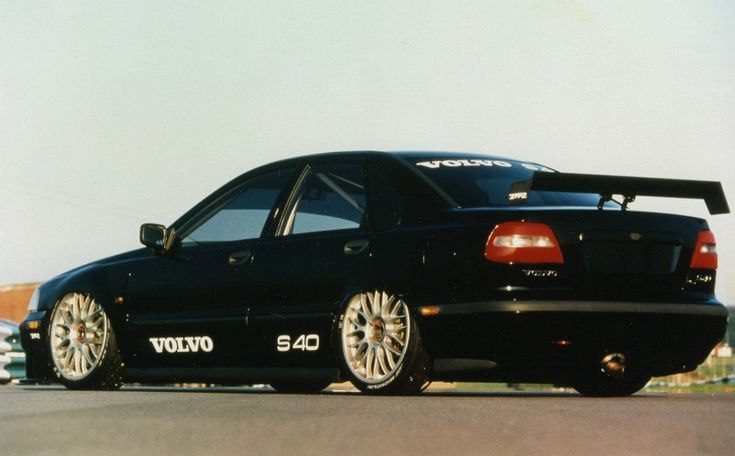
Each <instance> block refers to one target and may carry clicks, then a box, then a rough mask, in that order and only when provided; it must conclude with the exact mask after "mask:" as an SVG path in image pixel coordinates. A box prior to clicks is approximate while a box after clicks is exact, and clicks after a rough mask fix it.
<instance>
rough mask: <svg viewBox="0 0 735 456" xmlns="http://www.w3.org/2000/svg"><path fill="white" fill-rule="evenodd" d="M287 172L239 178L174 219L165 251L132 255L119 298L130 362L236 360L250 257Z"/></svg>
mask: <svg viewBox="0 0 735 456" xmlns="http://www.w3.org/2000/svg"><path fill="white" fill-rule="evenodd" d="M291 174H292V170H291V169H285V170H276V171H271V172H267V173H264V174H261V175H257V176H254V177H251V178H248V179H246V180H245V181H244V182H242V183H240V184H238V185H235V187H234V188H233V189H232V190H231V191H228V192H226V193H225V194H224V195H223V196H221V197H220V198H217V199H216V200H214V201H213V202H212V203H211V204H208V205H207V206H206V207H205V208H204V209H203V210H202V211H200V213H197V214H195V215H194V216H193V217H192V218H191V219H189V220H186V221H184V222H183V223H182V224H180V225H179V229H178V231H179V234H178V235H177V238H178V240H177V241H176V244H175V246H174V247H173V249H172V250H171V251H170V252H169V253H167V254H165V255H161V254H154V253H151V255H150V256H149V257H147V258H144V259H142V260H140V261H137V262H136V263H135V264H134V265H133V267H132V268H131V272H130V276H129V287H128V296H127V298H126V300H125V306H126V316H127V326H128V328H127V329H128V337H129V339H130V340H131V341H132V342H133V344H132V350H133V353H132V356H131V357H130V358H131V359H130V361H129V364H130V365H131V366H132V367H152V366H154V367H157V368H166V367H172V368H206V367H237V366H243V365H246V364H248V359H249V358H250V357H252V356H254V353H253V351H252V350H250V348H251V347H249V345H248V344H247V343H246V333H247V310H248V303H249V300H250V298H251V296H250V294H249V290H250V289H252V287H253V285H252V270H251V265H252V261H253V259H254V257H255V253H254V250H255V249H257V247H258V243H259V239H260V237H261V235H262V233H263V231H264V227H265V226H267V225H268V221H269V220H271V219H272V217H273V215H274V213H275V209H274V208H275V207H276V206H277V204H276V203H277V201H278V199H279V195H280V194H281V192H282V190H283V188H284V186H285V185H286V184H287V182H288V180H289V177H290V176H291Z"/></svg>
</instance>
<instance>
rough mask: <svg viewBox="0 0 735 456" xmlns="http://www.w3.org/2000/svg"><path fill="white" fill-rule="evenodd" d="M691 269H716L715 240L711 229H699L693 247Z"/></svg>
mask: <svg viewBox="0 0 735 456" xmlns="http://www.w3.org/2000/svg"><path fill="white" fill-rule="evenodd" d="M689 267H690V268H692V269H717V242H715V235H714V234H713V233H712V231H700V232H699V236H697V244H696V246H695V247H694V254H693V255H692V262H691V264H690V265H689Z"/></svg>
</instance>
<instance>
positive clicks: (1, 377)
mask: <svg viewBox="0 0 735 456" xmlns="http://www.w3.org/2000/svg"><path fill="white" fill-rule="evenodd" d="M23 377H25V353H23V349H22V347H21V345H20V331H19V328H18V323H16V322H14V321H10V320H2V319H0V384H3V383H8V382H10V381H11V380H13V379H20V378H23Z"/></svg>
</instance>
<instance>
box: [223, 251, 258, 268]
mask: <svg viewBox="0 0 735 456" xmlns="http://www.w3.org/2000/svg"><path fill="white" fill-rule="evenodd" d="M252 256H253V254H252V252H251V251H250V250H240V251H239V252H232V253H231V254H230V258H229V259H228V260H227V263H228V264H229V265H230V266H239V265H241V264H245V263H247V261H248V260H249V259H250V258H251V257H252Z"/></svg>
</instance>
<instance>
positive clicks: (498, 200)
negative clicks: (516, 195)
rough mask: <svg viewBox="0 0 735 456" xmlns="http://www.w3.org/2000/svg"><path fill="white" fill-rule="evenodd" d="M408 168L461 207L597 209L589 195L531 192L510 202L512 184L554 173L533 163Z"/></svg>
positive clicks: (467, 161) (436, 162) (452, 162)
mask: <svg viewBox="0 0 735 456" xmlns="http://www.w3.org/2000/svg"><path fill="white" fill-rule="evenodd" d="M412 164H413V165H414V166H415V167H416V169H417V170H418V171H419V172H421V173H422V174H424V175H425V176H426V177H428V178H429V179H430V180H431V181H433V182H434V183H436V185H438V186H439V188H441V189H442V190H444V192H446V193H447V194H448V195H449V196H451V197H452V199H454V200H455V201H456V202H457V203H458V204H459V205H460V206H462V207H488V206H489V207H506V206H597V203H598V201H599V199H600V197H599V195H597V194H592V193H566V192H539V191H532V192H529V193H528V195H527V199H514V200H513V201H511V199H510V193H511V186H512V185H513V184H514V183H516V182H521V181H526V180H529V179H530V178H531V176H532V175H533V172H534V171H543V172H549V173H553V172H555V171H554V170H552V169H551V168H547V167H545V166H542V165H539V164H536V163H526V162H519V161H515V160H498V159H490V158H476V157H475V158H472V157H470V158H447V159H432V160H421V159H419V160H416V159H414V160H412Z"/></svg>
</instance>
